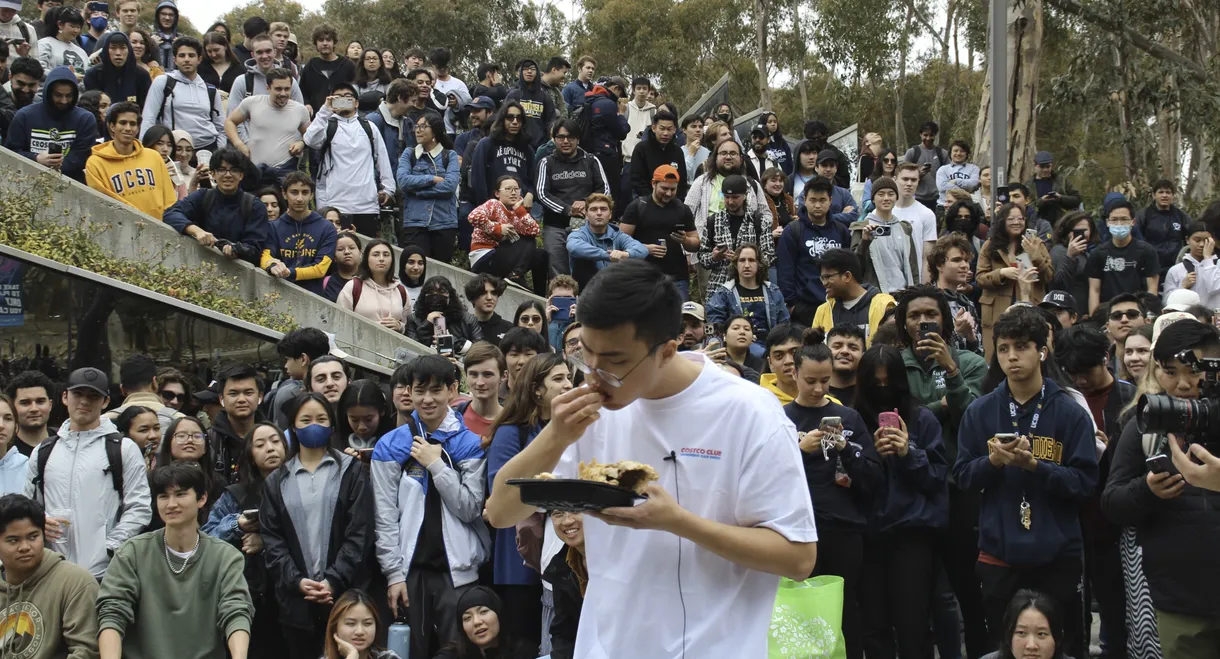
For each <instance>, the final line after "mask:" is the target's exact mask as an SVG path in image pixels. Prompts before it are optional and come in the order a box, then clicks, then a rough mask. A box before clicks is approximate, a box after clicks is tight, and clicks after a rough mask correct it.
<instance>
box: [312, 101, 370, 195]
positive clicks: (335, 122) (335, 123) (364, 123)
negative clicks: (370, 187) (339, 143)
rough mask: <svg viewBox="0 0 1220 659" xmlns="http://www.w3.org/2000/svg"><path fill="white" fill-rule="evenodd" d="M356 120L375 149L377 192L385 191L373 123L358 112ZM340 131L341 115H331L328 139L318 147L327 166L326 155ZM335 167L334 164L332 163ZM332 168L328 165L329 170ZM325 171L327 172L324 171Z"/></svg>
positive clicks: (320, 157)
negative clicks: (382, 184) (378, 161)
mask: <svg viewBox="0 0 1220 659" xmlns="http://www.w3.org/2000/svg"><path fill="white" fill-rule="evenodd" d="M356 120H357V121H359V122H360V127H361V128H363V129H364V134H365V135H368V138H369V148H370V149H372V151H373V178H374V179H375V180H376V182H377V192H384V191H385V190H384V188H382V186H381V165H379V164H378V163H377V140H376V139H374V138H373V124H371V123H369V120H368V119H367V118H365V116H364V115H362V114H360V113H356ZM337 132H339V117H331V118H330V119H328V120H327V121H326V140H325V141H323V142H322V148H320V149H318V162H319V163H322V166H323V167H325V163H326V156H327V155H329V154H330V143H331V142H333V141H334V139H335V133H337ZM331 166H332V167H333V166H334V164H333V163H332V164H331ZM329 170H330V168H329V167H327V171H329ZM323 173H325V172H323Z"/></svg>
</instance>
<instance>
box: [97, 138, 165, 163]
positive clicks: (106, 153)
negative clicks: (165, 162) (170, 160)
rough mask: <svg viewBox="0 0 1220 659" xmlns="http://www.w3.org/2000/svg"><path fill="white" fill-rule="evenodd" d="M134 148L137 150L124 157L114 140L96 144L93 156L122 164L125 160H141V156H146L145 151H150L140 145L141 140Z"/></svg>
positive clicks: (137, 141)
mask: <svg viewBox="0 0 1220 659" xmlns="http://www.w3.org/2000/svg"><path fill="white" fill-rule="evenodd" d="M132 146H134V147H135V148H134V149H132V151H131V153H129V154H127V155H123V154H121V153H119V152H118V151H116V150H115V148H114V140H111V141H109V142H103V143H101V144H94V145H93V155H95V156H97V157H98V158H101V159H102V160H109V161H111V162H121V161H123V160H132V159H134V158H139V157H140V156H142V155H144V152H145V151H147V150H148V149H146V148H144V145H143V144H141V143H140V140H136V141H135V143H134V144H133V145H132ZM158 155H160V154H158Z"/></svg>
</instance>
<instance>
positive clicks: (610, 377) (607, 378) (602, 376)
mask: <svg viewBox="0 0 1220 659" xmlns="http://www.w3.org/2000/svg"><path fill="white" fill-rule="evenodd" d="M665 343H666V342H665V341H662V342H660V343H658V344H656V345H654V346H653V347H651V348H649V349H648V353H647V354H645V355H644V357H643V358H642V359H640V361H638V362H636V363H635V366H632V367H631V368H629V369H627V372H626V373H624V374H623V375H622V377H620V376H617V375H615V374H613V373H610V372H607V371H603V370H602V369H600V368H593V367H592V366H589V365H588V364H586V363H585V360H583V359H581V358H580V357H578V356H576V355H570V356H568V361H570V362H572V365H573V366H575V367H576V370H578V371H580V372H581V373H584V374H585V375H597V379H599V380H601V381H602V382H605V383H606V384H608V385H610V386H611V387H614V388H615V389H617V388H619V387H621V386H623V381H624V380H626V379H627V378H629V377H631V374H632V373H634V372H635V369H637V368H639V367H640V364H643V363H644V362H645V361H646V360H647V359H648V358H649V357H651V356H652V353H654V352H656V351H657V348H660V347H661V346H663V345H665Z"/></svg>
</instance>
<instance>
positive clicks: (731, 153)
mask: <svg viewBox="0 0 1220 659" xmlns="http://www.w3.org/2000/svg"><path fill="white" fill-rule="evenodd" d="M716 155H717V156H724V157H725V158H739V157H741V154H740V153H737V152H736V151H717V152H716Z"/></svg>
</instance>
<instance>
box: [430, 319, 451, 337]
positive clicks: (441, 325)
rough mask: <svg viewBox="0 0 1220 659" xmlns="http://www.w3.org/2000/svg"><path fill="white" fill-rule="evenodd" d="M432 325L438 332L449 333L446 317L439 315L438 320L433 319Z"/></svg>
mask: <svg viewBox="0 0 1220 659" xmlns="http://www.w3.org/2000/svg"><path fill="white" fill-rule="evenodd" d="M432 326H433V327H435V328H436V333H437V334H447V333H448V330H447V329H446V327H445V317H444V316H437V318H436V320H434V321H432Z"/></svg>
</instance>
